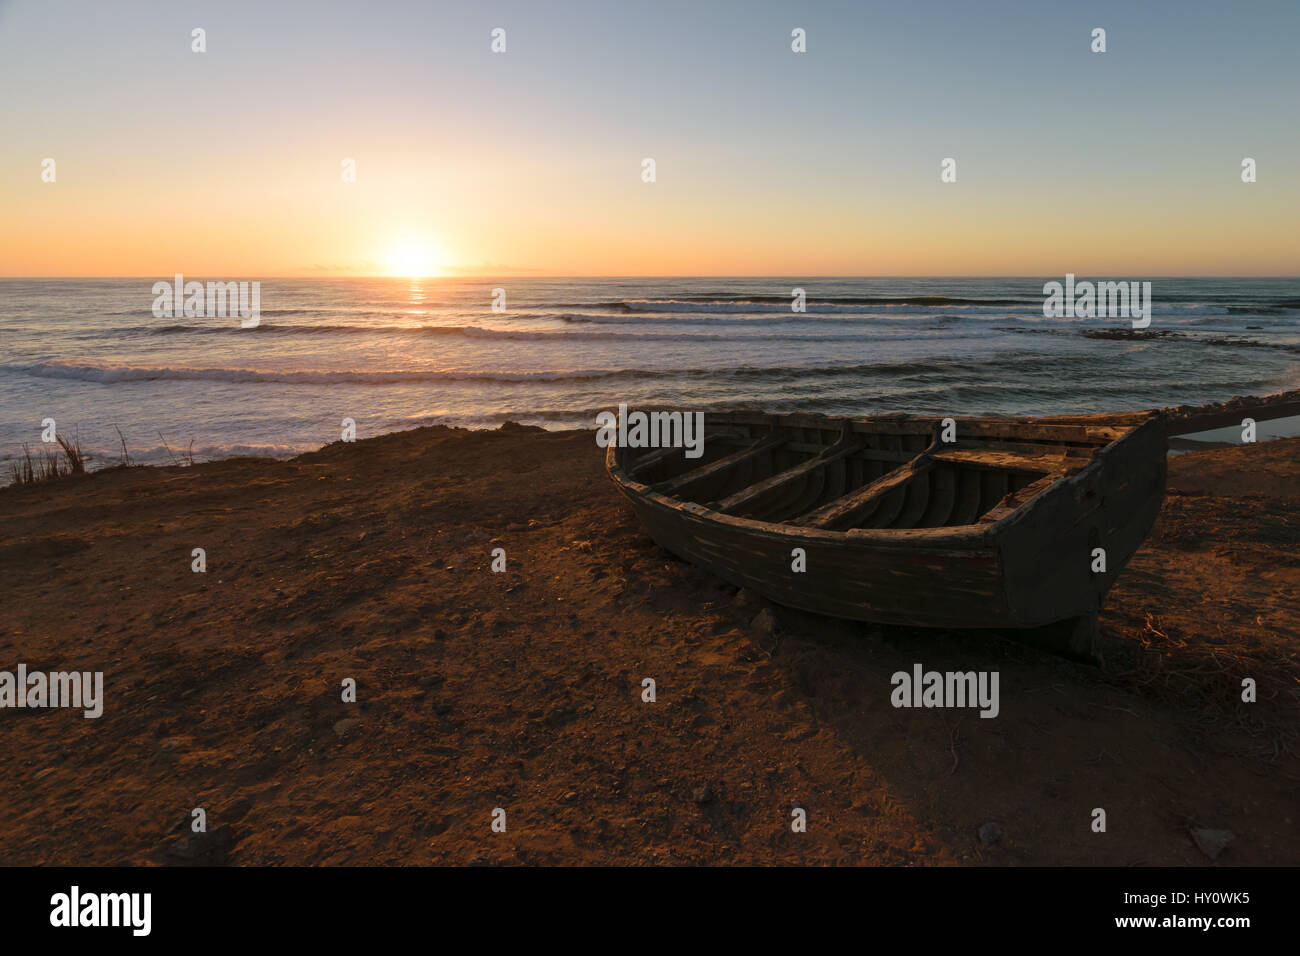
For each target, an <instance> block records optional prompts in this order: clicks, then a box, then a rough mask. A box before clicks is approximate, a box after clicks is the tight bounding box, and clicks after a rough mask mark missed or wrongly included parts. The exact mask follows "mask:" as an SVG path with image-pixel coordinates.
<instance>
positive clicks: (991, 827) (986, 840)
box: [980, 823, 1002, 846]
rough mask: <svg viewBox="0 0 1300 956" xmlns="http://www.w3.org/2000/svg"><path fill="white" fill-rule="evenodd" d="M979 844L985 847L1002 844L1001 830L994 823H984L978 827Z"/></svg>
mask: <svg viewBox="0 0 1300 956" xmlns="http://www.w3.org/2000/svg"><path fill="white" fill-rule="evenodd" d="M980 842H981V843H983V844H984V845H985V846H993V845H994V844H995V843H1001V842H1002V828H1001V827H1000V826H998V825H997V824H996V823H986V824H984V825H983V826H982V827H980Z"/></svg>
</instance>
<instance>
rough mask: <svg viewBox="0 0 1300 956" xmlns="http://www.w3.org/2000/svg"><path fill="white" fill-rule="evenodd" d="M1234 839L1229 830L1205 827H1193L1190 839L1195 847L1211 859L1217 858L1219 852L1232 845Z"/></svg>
mask: <svg viewBox="0 0 1300 956" xmlns="http://www.w3.org/2000/svg"><path fill="white" fill-rule="evenodd" d="M1236 839H1237V838H1236V836H1235V835H1234V834H1233V832H1232V831H1231V830H1210V829H1207V828H1205V827H1195V828H1193V830H1192V840H1193V841H1194V842H1195V843H1196V846H1197V848H1198V849H1199V850H1200V851H1201V852H1202V853H1204V854H1205V855H1206V856H1208V857H1209V858H1210V859H1211V860H1217V859H1218V858H1219V854H1220V853H1222V852H1223V851H1224V850H1226V849H1227V848H1228V847H1230V846H1232V844H1233V843H1234V842H1236Z"/></svg>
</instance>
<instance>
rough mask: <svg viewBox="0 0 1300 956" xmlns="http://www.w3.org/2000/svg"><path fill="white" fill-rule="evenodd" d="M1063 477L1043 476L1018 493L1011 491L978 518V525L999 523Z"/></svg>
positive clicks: (1059, 475) (1060, 475) (1055, 474)
mask: <svg viewBox="0 0 1300 956" xmlns="http://www.w3.org/2000/svg"><path fill="white" fill-rule="evenodd" d="M1063 477H1064V475H1062V474H1060V473H1053V474H1050V475H1044V476H1043V477H1042V478H1039V479H1038V480H1037V481H1035V482H1033V483H1032V484H1028V485H1025V487H1023V488H1021V489H1020V490H1019V491H1013V492H1011V493H1010V494H1009V495H1006V496H1005V497H1004V498H1003V499H1002V500H1001V501H999V502H998V503H997V504H996V505H994V506H993V507H992V509H990V510H989V511H988V512H986V513H985V515H984V516H983V517H982V518H980V520H979V523H980V524H993V522H995V521H1001V520H1002V519H1003V518H1005V517H1006V516H1007V515H1009V514H1012V513H1014V512H1015V511H1016V510H1018V509H1019V508H1022V507H1024V506H1025V505H1026V504H1028V503H1029V502H1030V501H1032V500H1033V499H1034V498H1036V497H1037V496H1038V495H1040V494H1042V493H1043V492H1044V491H1046V490H1047V489H1048V488H1050V487H1052V485H1054V484H1056V483H1057V481H1059V480H1060V479H1061V478H1063Z"/></svg>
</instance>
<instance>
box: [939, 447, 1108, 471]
mask: <svg viewBox="0 0 1300 956" xmlns="http://www.w3.org/2000/svg"><path fill="white" fill-rule="evenodd" d="M934 457H935V459H936V460H938V461H946V462H951V463H952V464H954V465H975V466H977V467H981V468H997V469H1011V470H1014V471H1039V472H1043V473H1044V474H1047V473H1048V472H1053V471H1059V470H1061V469H1062V468H1064V467H1065V466H1066V465H1068V464H1070V463H1078V464H1079V465H1080V466H1082V465H1086V464H1087V463H1088V460H1087V459H1086V458H1083V457H1072V456H1068V455H1064V454H1060V453H1055V454H1050V453H1049V454H1041V455H1036V454H1027V453H1025V452H1015V451H1004V450H1002V449H999V448H980V449H974V448H950V449H946V450H942V451H936V452H935V453H934Z"/></svg>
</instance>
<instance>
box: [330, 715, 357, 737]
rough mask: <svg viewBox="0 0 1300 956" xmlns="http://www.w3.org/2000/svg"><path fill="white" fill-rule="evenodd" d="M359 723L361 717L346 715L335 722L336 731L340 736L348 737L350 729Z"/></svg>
mask: <svg viewBox="0 0 1300 956" xmlns="http://www.w3.org/2000/svg"><path fill="white" fill-rule="evenodd" d="M359 723H361V718H360V717H345V718H344V719H343V720H340V721H338V722H337V723H335V724H334V733H336V734H338V735H339V736H340V737H346V736H347V734H348V731H350V730H351V729H352V728H353V727H355V726H357V724H359Z"/></svg>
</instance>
